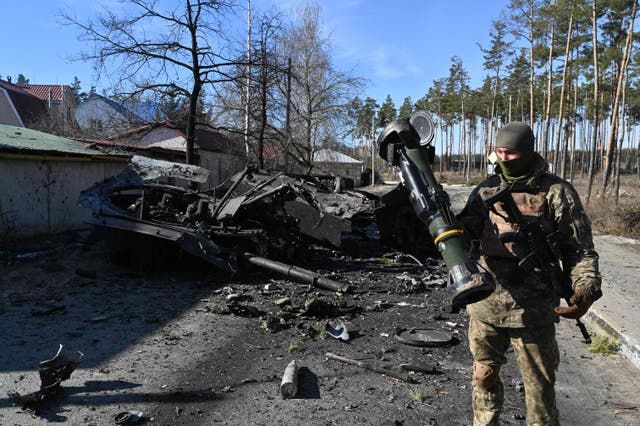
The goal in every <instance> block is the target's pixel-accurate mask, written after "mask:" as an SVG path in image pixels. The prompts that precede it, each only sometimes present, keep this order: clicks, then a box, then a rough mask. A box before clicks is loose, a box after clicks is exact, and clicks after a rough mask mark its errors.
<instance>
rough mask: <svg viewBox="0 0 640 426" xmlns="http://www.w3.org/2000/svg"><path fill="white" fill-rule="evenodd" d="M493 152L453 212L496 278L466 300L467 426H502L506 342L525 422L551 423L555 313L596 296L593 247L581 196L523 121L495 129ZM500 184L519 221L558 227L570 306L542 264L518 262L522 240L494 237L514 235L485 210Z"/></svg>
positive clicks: (524, 249)
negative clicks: (494, 160)
mask: <svg viewBox="0 0 640 426" xmlns="http://www.w3.org/2000/svg"><path fill="white" fill-rule="evenodd" d="M496 154H497V156H498V165H499V170H498V172H497V173H496V174H495V175H492V176H490V177H489V178H488V179H486V180H485V181H484V182H482V183H480V184H479V185H478V186H477V187H476V188H475V189H474V191H473V192H472V193H471V195H470V197H469V200H468V201H467V204H466V206H465V208H464V210H463V211H462V212H461V213H460V215H459V216H458V219H459V220H460V221H461V223H462V224H463V226H464V228H465V231H466V232H467V233H468V234H469V235H470V238H471V239H472V240H473V241H474V243H475V246H476V247H478V250H477V251H478V256H479V259H478V262H479V263H480V264H481V265H482V266H483V267H485V268H486V269H487V270H488V271H489V272H490V273H491V275H492V276H493V278H494V279H495V281H496V289H495V291H494V292H493V293H492V294H491V295H490V296H489V297H487V298H485V299H483V300H481V301H479V302H476V303H473V304H470V305H468V306H467V311H468V313H469V315H470V325H469V346H470V349H471V353H472V355H473V361H474V362H473V388H472V389H473V390H472V403H473V413H474V425H497V424H499V415H500V411H501V409H502V403H503V385H502V382H501V380H500V376H499V372H500V367H501V366H502V365H503V364H505V362H506V358H505V351H506V350H507V348H508V347H509V345H511V346H512V347H513V349H514V353H515V357H516V360H517V363H518V366H519V368H520V372H521V373H522V378H523V382H524V388H525V399H526V401H525V402H526V408H527V424H528V425H557V424H559V422H558V411H557V409H556V397H555V389H554V387H555V379H556V371H557V369H558V364H559V352H558V346H557V343H556V338H555V323H556V322H558V320H559V318H558V315H560V316H564V317H568V318H574V319H578V318H580V317H581V316H582V315H584V314H585V313H586V312H587V310H588V309H589V307H590V306H591V304H592V303H593V301H595V300H596V299H598V298H599V297H600V295H601V292H600V281H601V280H600V274H599V272H598V255H597V253H596V252H595V251H594V247H593V239H592V235H591V225H590V223H589V220H588V218H587V216H586V215H585V212H584V210H583V208H582V205H581V202H580V199H579V196H578V194H577V193H576V191H575V189H574V188H573V186H572V185H571V184H570V183H569V182H567V181H565V180H563V179H560V178H559V177H557V176H555V175H553V174H551V173H550V172H549V171H548V167H547V163H546V161H545V160H544V159H543V158H542V157H541V156H540V155H538V154H537V153H536V152H534V136H533V132H532V130H531V128H530V127H529V126H528V125H527V124H525V123H520V122H512V123H509V124H507V125H505V126H504V127H503V128H502V129H501V130H500V131H499V132H498V134H497V136H496ZM505 187H508V188H509V189H510V191H511V195H512V197H513V200H514V201H515V204H516V206H517V208H518V210H519V211H520V213H521V214H522V217H523V218H524V219H526V220H527V221H528V222H529V223H536V224H538V225H539V226H540V228H541V229H542V230H543V231H544V232H545V233H552V232H555V231H557V234H556V235H560V238H558V240H557V241H558V245H557V252H558V255H559V257H560V258H561V259H560V260H561V263H562V267H563V268H564V271H565V273H566V274H567V275H568V276H569V277H570V281H571V286H572V288H573V292H574V294H573V296H572V297H571V299H570V302H571V306H568V307H560V306H559V304H560V299H559V297H558V294H557V292H556V291H555V290H554V288H553V286H552V285H551V282H550V281H551V280H550V278H549V277H550V275H549V273H548V272H549V271H546V270H544V269H545V268H544V266H540V265H538V266H537V267H535V268H531V269H523V268H522V267H521V265H522V262H520V261H521V260H522V259H523V258H525V257H526V256H527V255H529V254H530V253H531V250H532V249H531V244H529V243H530V242H529V241H526V239H523V238H521V239H518V238H501V237H505V235H508V234H509V235H514V234H517V232H514V231H517V230H518V229H517V225H514V224H513V223H511V222H509V221H508V220H505V217H504V216H503V215H501V214H500V212H499V211H498V210H496V209H488V208H487V206H486V204H485V203H484V201H485V200H487V199H489V198H490V197H491V196H492V195H494V194H495V193H496V192H497V191H499V190H500V189H502V188H505ZM519 262H520V263H519Z"/></svg>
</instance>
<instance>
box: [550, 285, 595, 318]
mask: <svg viewBox="0 0 640 426" xmlns="http://www.w3.org/2000/svg"><path fill="white" fill-rule="evenodd" d="M592 304H593V300H592V299H591V295H590V294H589V293H588V292H587V291H585V290H578V291H576V292H575V294H574V295H573V296H571V299H569V307H563V306H558V307H557V308H554V310H555V311H556V314H558V315H560V316H561V317H565V318H571V319H579V318H581V317H582V316H583V315H584V314H586V313H587V311H588V310H589V307H590V306H591V305H592Z"/></svg>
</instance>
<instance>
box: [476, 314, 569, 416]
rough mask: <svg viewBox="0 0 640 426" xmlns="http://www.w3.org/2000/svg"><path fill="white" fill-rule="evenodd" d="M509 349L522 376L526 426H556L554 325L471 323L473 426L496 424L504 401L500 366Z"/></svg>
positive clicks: (556, 351) (556, 362)
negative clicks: (518, 325)
mask: <svg viewBox="0 0 640 426" xmlns="http://www.w3.org/2000/svg"><path fill="white" fill-rule="evenodd" d="M509 344H511V346H513V350H514V353H515V356H516V360H517V362H518V367H519V368H520V372H521V373H522V380H523V382H524V389H525V403H526V407H527V425H545V426H553V425H559V424H560V423H559V421H558V410H557V409H556V394H555V389H554V385H555V382H556V371H557V369H558V364H559V362H560V355H559V352H558V344H557V342H556V335H555V325H554V324H550V325H545V326H539V327H523V328H504V327H496V326H494V325H492V324H488V323H485V322H482V321H478V320H474V319H473V318H472V319H471V321H470V324H469V347H470V349H471V353H472V354H473V361H474V364H473V367H474V374H473V388H472V389H473V390H472V400H473V424H474V426H480V425H498V424H499V417H500V411H501V410H502V403H503V399H504V395H503V392H504V387H503V385H502V381H501V380H500V375H499V372H500V367H501V366H502V365H504V364H505V363H506V361H507V360H506V357H505V355H504V354H505V352H506V350H507V348H508V347H509Z"/></svg>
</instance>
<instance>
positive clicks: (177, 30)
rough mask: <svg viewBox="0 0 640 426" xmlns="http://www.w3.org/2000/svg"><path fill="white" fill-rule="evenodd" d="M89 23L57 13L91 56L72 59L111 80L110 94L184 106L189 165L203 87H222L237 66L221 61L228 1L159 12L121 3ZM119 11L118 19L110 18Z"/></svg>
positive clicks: (149, 0) (142, 1)
mask: <svg viewBox="0 0 640 426" xmlns="http://www.w3.org/2000/svg"><path fill="white" fill-rule="evenodd" d="M122 4H123V7H122V8H121V9H115V8H112V9H111V10H108V11H105V12H104V14H103V15H100V16H98V17H97V18H96V19H95V20H89V21H81V20H80V19H78V18H77V17H75V16H72V15H71V14H67V13H66V12H64V13H63V15H62V17H63V19H64V20H65V22H67V23H68V24H71V25H74V26H77V27H79V28H80V29H81V30H82V31H83V36H82V37H83V39H84V40H85V41H90V42H92V43H93V45H94V50H93V51H89V52H81V53H80V54H79V55H78V56H77V57H76V58H75V59H77V60H81V61H92V62H95V64H96V68H97V69H98V70H99V71H100V72H105V73H107V74H111V75H116V76H117V77H116V78H117V80H118V83H117V84H116V90H117V91H119V92H120V93H127V94H132V95H137V94H140V93H143V92H149V91H154V92H157V93H160V94H163V95H174V96H175V95H179V96H183V97H184V98H186V99H187V100H188V111H189V113H188V117H187V123H186V134H187V148H186V162H187V163H189V164H193V163H194V162H195V158H194V150H193V148H194V141H195V129H196V125H197V124H198V123H197V121H196V117H197V106H198V99H199V97H200V94H201V91H202V89H203V87H204V86H205V85H207V84H215V83H219V82H221V81H227V80H228V79H229V78H230V77H229V74H228V69H229V67H231V66H232V65H235V64H237V61H234V60H230V59H228V57H227V56H226V55H225V50H226V48H227V43H226V38H225V33H224V31H223V28H224V26H223V25H222V22H221V21H222V18H224V16H225V15H226V14H227V13H231V12H232V11H233V3H232V0H180V1H178V2H177V5H176V6H175V7H174V8H173V9H168V10H162V9H161V8H160V6H159V5H158V2H157V1H154V0H127V1H122ZM113 10H122V11H125V12H122V15H119V14H117V13H116V12H113Z"/></svg>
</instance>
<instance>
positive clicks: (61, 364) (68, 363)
mask: <svg viewBox="0 0 640 426" xmlns="http://www.w3.org/2000/svg"><path fill="white" fill-rule="evenodd" d="M82 358H84V354H83V353H82V352H79V351H78V352H76V353H75V354H69V352H68V351H67V348H66V347H65V346H64V345H62V344H61V345H60V346H59V347H58V352H56V354H55V356H54V357H53V358H51V359H48V360H45V361H42V362H40V368H39V369H38V372H39V373H40V381H41V383H40V390H38V391H36V392H32V393H29V394H26V395H20V393H18V392H15V391H12V392H9V393H8V396H9V399H10V400H11V402H12V403H13V404H14V405H17V406H20V407H23V408H28V407H32V406H34V405H36V404H38V403H41V402H43V401H45V400H47V399H50V398H52V397H53V396H55V395H56V394H57V393H58V391H59V390H60V384H61V383H62V382H63V381H64V380H67V379H68V378H69V377H71V373H73V371H74V370H75V369H76V367H77V366H78V364H80V361H82Z"/></svg>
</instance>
